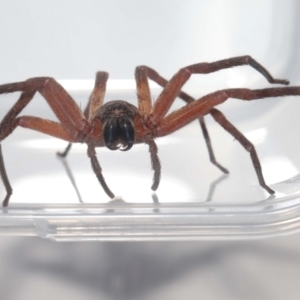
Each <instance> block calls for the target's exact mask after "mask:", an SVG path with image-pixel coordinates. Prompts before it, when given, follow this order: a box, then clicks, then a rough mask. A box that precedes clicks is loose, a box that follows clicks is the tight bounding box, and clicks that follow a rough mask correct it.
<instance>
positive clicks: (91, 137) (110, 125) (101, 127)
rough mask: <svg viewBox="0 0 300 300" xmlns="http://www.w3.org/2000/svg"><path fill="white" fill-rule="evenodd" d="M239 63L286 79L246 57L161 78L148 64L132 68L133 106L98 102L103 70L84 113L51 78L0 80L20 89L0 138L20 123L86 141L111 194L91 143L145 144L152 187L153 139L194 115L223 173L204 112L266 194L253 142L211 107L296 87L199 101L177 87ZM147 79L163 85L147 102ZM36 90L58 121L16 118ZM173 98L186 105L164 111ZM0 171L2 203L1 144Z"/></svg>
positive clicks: (230, 92)
mask: <svg viewBox="0 0 300 300" xmlns="http://www.w3.org/2000/svg"><path fill="white" fill-rule="evenodd" d="M241 65H250V66H252V67H253V68H254V69H256V70H257V71H258V72H260V73H261V74H262V75H263V76H264V77H266V79H267V80H268V81H269V82H270V83H279V84H288V83H289V82H288V81H286V80H280V79H274V78H273V77H272V76H271V75H270V74H269V72H268V71H267V70H266V69H265V68H264V67H263V66H261V65H260V64H259V63H257V62H256V61H255V60H254V59H252V58H251V57H250V56H241V57H235V58H229V59H225V60H221V61H217V62H213V63H198V64H195V65H191V66H188V67H185V68H182V69H180V70H179V71H178V72H177V73H176V74H175V75H174V76H173V77H172V78H171V80H170V81H167V80H165V79H164V78H162V77H161V76H160V75H159V74H158V73H156V72H155V71H154V70H153V69H151V68H149V67H146V66H139V67H137V68H136V71H135V79H136V84H137V96H138V107H135V106H133V105H131V104H129V103H127V102H125V101H122V100H115V101H111V102H108V103H106V104H104V105H103V99H104V94H105V87H106V81H107V79H108V74H107V73H106V72H98V73H97V75H96V83H95V87H94V90H93V92H92V94H91V97H90V100H89V103H88V106H87V108H86V109H85V111H84V112H82V111H81V110H80V108H79V107H78V105H77V104H76V103H75V101H74V100H73V99H72V98H71V97H70V96H69V94H68V93H67V92H66V91H65V90H64V89H63V88H62V87H61V86H60V85H59V84H58V83H57V82H56V81H55V80H54V79H53V78H49V77H38V78H31V79H28V80H26V81H23V82H16V83H9V84H3V85H0V94H4V93H12V92H17V91H21V92H22V94H21V96H20V98H19V100H18V101H17V103H16V104H15V105H14V106H13V107H12V108H11V110H10V111H9V112H8V113H7V114H6V116H5V117H4V119H3V120H2V122H1V124H0V141H2V140H3V139H5V138H6V137H7V136H8V135H9V134H10V133H12V131H13V130H14V129H15V128H16V127H17V126H21V127H25V128H30V129H33V130H37V131H40V132H43V133H45V134H49V135H51V136H54V137H57V138H60V139H63V140H66V141H69V142H70V143H86V144H87V146H88V150H87V154H88V156H89V157H90V159H91V164H92V168H93V171H94V172H95V174H96V176H97V178H98V180H99V182H100V183H101V185H102V187H103V189H104V191H105V192H106V194H107V195H108V196H109V197H110V198H114V194H113V193H112V192H111V191H110V189H109V188H108V186H107V184H106V182H105V180H104V177H103V175H102V170H101V167H100V165H99V162H98V160H97V157H96V152H95V147H101V146H106V147H108V148H109V149H111V150H117V149H119V150H122V151H126V150H129V149H130V148H131V147H132V145H133V144H134V143H142V142H143V143H146V144H148V145H149V150H150V155H151V162H152V168H153V169H154V180H153V185H152V190H156V189H157V187H158V185H159V181H160V169H161V166H160V162H159V159H158V156H157V146H156V144H155V142H154V139H155V138H157V137H162V136H165V135H168V134H170V133H172V132H174V131H176V130H178V129H179V128H181V127H183V126H185V125H187V124H188V123H190V122H191V121H193V120H195V119H196V118H199V121H200V124H201V128H202V131H203V134H204V137H205V140H206V144H207V147H208V150H209V156H210V160H211V161H212V163H213V164H215V165H216V166H217V167H218V168H219V169H221V170H222V171H223V172H224V173H228V171H227V170H226V169H225V168H224V167H222V166H221V165H220V164H219V163H218V162H217V161H216V160H215V157H214V154H213V151H212V147H211V143H210V139H209V136H208V132H207V130H206V126H205V123H204V119H203V116H204V115H206V114H211V115H212V117H213V118H214V119H215V120H216V121H217V122H218V123H219V124H220V125H221V126H222V127H223V128H224V129H225V130H227V131H228V132H229V133H230V134H232V135H233V136H234V138H235V139H237V140H238V141H239V142H240V143H241V145H242V146H243V147H244V148H245V149H246V150H247V151H248V152H250V156H251V159H252V162H253V165H254V168H255V171H256V174H257V177H258V180H259V183H260V185H261V186H262V187H263V188H264V189H266V190H267V191H268V192H269V193H270V194H273V193H274V191H273V190H272V189H270V188H269V187H268V186H267V185H266V183H265V181H264V178H263V175H262V171H261V166H260V162H259V159H258V156H257V154H256V151H255V148H254V146H253V145H252V144H251V142H250V141H248V140H247V139H246V137H245V136H243V135H242V133H240V132H239V131H238V130H237V129H236V128H235V127H234V126H233V125H232V124H231V123H230V122H229V121H228V120H227V119H226V118H225V117H224V115H223V114H222V113H221V112H220V111H219V110H217V109H216V108H214V107H215V106H216V105H218V104H221V103H223V102H225V101H226V100H227V99H228V98H236V99H241V100H246V101H251V100H255V99H261V98H266V97H278V96H288V95H300V87H284V88H266V89H259V90H250V89H241V88H236V89H224V90H220V91H217V92H214V93H211V94H208V95H206V96H204V97H202V98H200V99H198V100H195V99H193V98H192V97H190V96H189V95H187V94H186V93H184V92H182V91H181V88H182V87H183V85H184V84H185V83H186V81H187V80H188V79H189V78H190V77H191V75H192V74H205V73H211V72H215V71H218V70H221V69H227V68H231V67H235V66H241ZM148 79H151V80H153V81H155V82H156V83H158V84H159V85H161V86H162V87H164V89H163V91H162V92H161V94H160V95H159V97H158V98H157V100H156V102H155V103H154V104H153V105H152V102H151V95H150V89H149V84H148ZM36 92H39V93H40V94H41V95H42V96H43V97H44V98H45V99H46V101H47V102H48V104H49V105H50V107H51V109H52V110H53V112H54V113H55V115H56V116H57V118H58V119H59V121H60V123H57V122H53V121H50V120H46V119H41V118H37V117H32V116H21V117H17V116H18V115H19V113H20V112H21V111H22V109H23V108H24V107H25V106H26V105H27V104H28V103H29V101H30V100H31V99H32V98H33V96H34V94H35V93H36ZM176 97H179V98H181V99H183V100H184V101H185V102H187V105H185V106H184V107H182V108H180V109H178V110H176V111H174V112H172V113H170V114H168V115H167V113H168V111H169V108H170V106H171V105H172V103H173V102H174V100H175V98H176ZM69 149H70V147H68V148H67V149H66V151H65V152H64V153H63V154H61V155H66V154H67V152H68V150H69ZM0 174H1V178H2V180H3V183H4V185H5V188H6V192H7V195H6V197H5V199H4V201H3V206H7V204H8V201H9V198H10V196H11V194H12V188H11V186H10V183H9V180H8V177H7V174H6V171H5V167H4V162H3V157H2V150H1V146H0Z"/></svg>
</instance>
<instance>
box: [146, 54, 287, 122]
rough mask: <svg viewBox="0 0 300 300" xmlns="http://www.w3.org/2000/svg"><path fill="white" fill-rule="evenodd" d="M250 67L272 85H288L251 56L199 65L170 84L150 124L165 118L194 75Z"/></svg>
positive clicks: (155, 107)
mask: <svg viewBox="0 0 300 300" xmlns="http://www.w3.org/2000/svg"><path fill="white" fill-rule="evenodd" d="M242 65H250V66H252V67H253V68H255V69H256V70H257V71H258V72H260V73H261V74H262V75H263V76H265V77H266V79H267V80H268V81H269V82H270V83H279V84H288V83H289V82H288V81H287V80H282V79H274V78H273V77H272V76H271V74H270V73H269V72H268V71H267V70H266V69H265V68H264V67H263V66H262V65H260V64H259V63H258V62H257V61H255V60H254V59H253V58H251V57H250V56H241V57H234V58H229V59H225V60H220V61H217V62H213V63H199V64H195V65H191V66H187V67H185V68H182V69H180V70H179V71H178V72H177V73H176V74H175V75H174V76H173V77H172V78H171V80H170V81H169V82H168V84H167V85H166V87H165V88H164V90H163V91H162V92H161V94H160V95H159V97H158V98H157V100H156V102H155V103H154V105H153V107H152V110H151V113H150V116H149V118H148V124H149V125H150V126H151V125H152V126H156V125H158V124H159V123H160V121H161V120H162V119H163V118H164V116H165V115H166V113H167V112H168V110H169V108H170V107H171V105H172V103H173V101H174V100H175V98H176V97H177V95H178V94H179V93H180V90H181V88H182V87H183V85H184V84H185V83H186V82H187V80H188V79H189V78H190V77H191V75H192V74H207V73H212V72H216V71H219V70H222V69H227V68H231V67H236V66H242Z"/></svg>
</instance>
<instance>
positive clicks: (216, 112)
mask: <svg viewBox="0 0 300 300" xmlns="http://www.w3.org/2000/svg"><path fill="white" fill-rule="evenodd" d="M210 113H211V115H212V117H213V118H214V119H215V120H216V122H218V123H219V124H220V125H221V126H222V127H223V128H224V129H225V130H226V131H228V132H229V133H230V134H231V135H232V136H233V137H234V138H235V139H236V140H237V141H239V142H240V144H241V145H242V146H243V147H244V148H245V150H246V151H248V152H249V153H250V156H251V160H252V163H253V166H254V169H255V172H256V175H257V178H258V181H259V184H260V185H261V186H262V187H263V188H264V189H265V190H266V191H267V192H268V193H269V194H274V193H275V192H274V191H273V190H272V189H271V188H270V187H268V186H267V185H266V183H265V180H264V177H263V174H262V169H261V165H260V162H259V158H258V156H257V153H256V150H255V147H254V145H253V144H252V143H251V142H250V141H249V140H248V139H247V138H246V137H245V136H244V135H243V134H242V133H241V132H240V131H239V130H238V129H237V128H235V127H234V126H233V125H232V124H231V123H230V122H228V120H227V119H226V118H225V116H224V115H223V114H222V113H221V112H220V111H219V110H217V109H215V108H213V109H212V110H211V111H210Z"/></svg>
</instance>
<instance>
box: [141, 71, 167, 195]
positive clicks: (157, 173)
mask: <svg viewBox="0 0 300 300" xmlns="http://www.w3.org/2000/svg"><path fill="white" fill-rule="evenodd" d="M135 81H136V90H137V96H138V108H139V111H140V113H141V114H142V115H143V116H144V117H147V116H148V114H149V113H150V111H151V108H152V102H151V92H150V88H149V82H148V78H147V69H146V68H145V67H143V66H139V67H136V69H135ZM144 142H145V143H146V144H147V145H148V146H149V152H150V158H151V166H152V170H153V171H154V175H153V183H152V186H151V189H152V190H153V191H156V190H157V188H158V185H159V182H160V177H161V164H160V161H159V158H158V155H157V153H158V148H157V145H156V143H155V141H154V139H153V137H151V136H146V137H145V139H144Z"/></svg>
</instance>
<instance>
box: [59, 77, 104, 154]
mask: <svg viewBox="0 0 300 300" xmlns="http://www.w3.org/2000/svg"><path fill="white" fill-rule="evenodd" d="M107 79H108V73H107V72H97V73H96V79H95V85H94V89H93V91H92V93H91V95H90V97H89V101H88V104H87V106H86V107H85V109H84V113H83V114H84V116H85V118H86V119H87V120H89V122H90V121H91V120H92V119H93V117H94V114H95V112H96V111H97V110H98V109H99V108H100V107H101V106H102V105H103V101H104V96H105V91H106V83H107ZM71 147H72V143H69V144H68V146H67V147H66V149H65V150H64V151H63V152H57V155H58V156H60V157H66V156H67V155H68V153H69V151H70V149H71Z"/></svg>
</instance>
